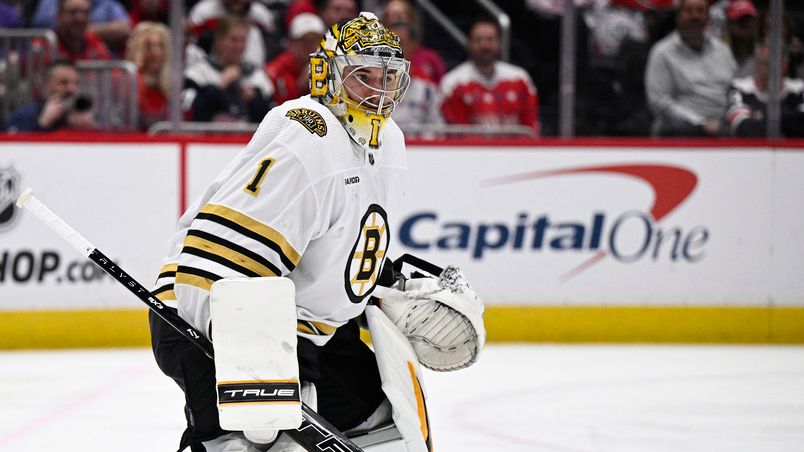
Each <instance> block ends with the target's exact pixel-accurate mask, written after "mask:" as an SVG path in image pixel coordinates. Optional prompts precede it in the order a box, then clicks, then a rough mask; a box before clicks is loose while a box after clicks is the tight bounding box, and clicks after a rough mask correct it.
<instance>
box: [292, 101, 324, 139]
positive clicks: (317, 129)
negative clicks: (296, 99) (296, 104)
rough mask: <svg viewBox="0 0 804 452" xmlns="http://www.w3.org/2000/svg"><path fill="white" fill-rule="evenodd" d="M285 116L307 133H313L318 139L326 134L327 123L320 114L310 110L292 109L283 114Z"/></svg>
mask: <svg viewBox="0 0 804 452" xmlns="http://www.w3.org/2000/svg"><path fill="white" fill-rule="evenodd" d="M285 116H286V117H288V118H290V119H291V120H293V121H297V122H298V123H299V124H301V125H303V126H304V128H306V129H307V131H308V132H310V133H314V134H316V135H318V136H319V137H323V136H325V135H326V134H327V122H326V121H325V120H324V117H323V116H321V113H319V112H317V111H315V110H310V109H309V108H293V109H291V110H288V112H287V113H285Z"/></svg>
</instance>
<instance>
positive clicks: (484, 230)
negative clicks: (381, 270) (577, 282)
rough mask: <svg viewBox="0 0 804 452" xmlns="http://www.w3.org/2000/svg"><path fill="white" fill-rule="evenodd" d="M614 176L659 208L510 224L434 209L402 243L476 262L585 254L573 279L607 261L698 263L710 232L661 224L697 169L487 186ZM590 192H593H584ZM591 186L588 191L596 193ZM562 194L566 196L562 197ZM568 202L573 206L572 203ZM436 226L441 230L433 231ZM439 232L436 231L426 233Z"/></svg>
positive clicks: (509, 179)
mask: <svg viewBox="0 0 804 452" xmlns="http://www.w3.org/2000/svg"><path fill="white" fill-rule="evenodd" d="M589 174H607V175H612V176H616V177H626V178H629V179H632V180H635V181H637V182H639V183H641V184H646V185H647V186H648V187H649V188H650V189H651V190H652V191H653V194H654V197H653V202H652V205H650V206H634V208H633V209H632V210H627V211H624V212H610V211H607V210H606V207H605V206H601V208H600V209H599V210H598V209H596V210H595V211H594V212H590V214H589V215H588V216H585V217H584V218H582V219H580V220H579V219H578V218H572V219H564V218H562V219H555V218H552V217H551V215H550V214H549V213H540V214H537V215H533V214H530V213H527V212H519V213H518V214H516V218H515V219H514V220H513V221H511V220H510V219H509V220H507V221H502V222H501V221H499V220H492V221H488V222H486V221H482V222H479V223H478V222H474V223H470V222H469V221H466V220H456V219H452V218H444V219H442V218H439V215H438V213H437V212H435V211H419V212H414V213H412V214H411V215H410V216H408V217H407V218H406V219H405V220H404V221H403V223H402V225H401V226H400V228H399V229H400V232H399V235H400V241H401V242H402V244H403V245H404V246H406V247H409V248H412V249H420V250H425V249H433V248H435V249H442V250H454V251H467V252H469V253H470V254H471V257H472V258H473V259H482V258H483V257H484V255H486V254H488V253H490V252H494V251H496V250H505V249H508V250H514V251H517V252H520V253H521V252H523V251H531V252H538V253H564V252H574V253H583V255H584V256H586V257H585V258H581V260H582V262H581V263H580V264H578V265H576V266H574V267H572V268H568V269H567V271H566V272H565V273H564V274H563V276H562V277H561V279H562V280H568V279H571V278H573V277H575V276H577V275H578V274H580V273H582V272H583V271H585V270H587V269H589V268H590V267H592V266H593V265H595V264H597V263H598V262H600V261H601V260H603V259H605V258H606V257H612V258H614V259H616V260H617V261H619V262H622V263H632V262H637V261H642V260H645V259H650V260H654V261H657V260H660V259H667V260H670V261H673V262H690V263H694V262H698V261H700V260H701V259H703V257H704V254H705V253H704V251H705V250H704V247H705V245H706V242H707V241H708V239H709V235H710V233H709V230H708V228H706V227H704V226H695V227H691V228H688V227H681V226H672V227H667V226H665V225H663V224H662V223H661V222H662V220H663V219H665V218H666V217H667V215H669V214H670V213H672V212H674V211H676V210H677V209H678V208H679V207H680V206H681V205H682V204H683V203H684V201H686V200H687V199H689V197H690V196H691V195H692V193H693V191H694V189H695V187H696V186H697V184H698V177H697V176H696V175H695V174H694V173H693V172H692V171H690V170H688V169H685V168H681V167H678V166H671V165H665V164H630V165H601V166H584V167H577V168H562V169H555V170H547V171H530V172H523V173H515V174H511V175H507V176H502V177H498V178H494V179H489V180H485V181H482V186H483V187H486V188H493V187H498V186H503V185H512V184H520V183H524V182H527V181H533V180H537V179H548V178H551V177H559V176H583V175H589ZM585 188H586V187H585ZM595 188H596V187H595V186H594V185H589V186H588V190H590V191H591V190H595ZM557 196H560V195H557ZM562 202H565V203H572V199H569V198H568V199H566V200H564V201H562ZM434 225H435V226H436V227H435V228H434V227H433V226H434ZM434 230H435V231H436V232H435V233H432V232H430V233H429V234H428V233H427V232H426V231H434Z"/></svg>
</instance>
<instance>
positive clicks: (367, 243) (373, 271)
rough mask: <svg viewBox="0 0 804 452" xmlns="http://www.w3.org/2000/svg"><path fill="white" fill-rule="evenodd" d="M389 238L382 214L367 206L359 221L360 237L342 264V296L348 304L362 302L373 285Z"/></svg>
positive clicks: (381, 209) (374, 207) (386, 224)
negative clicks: (344, 290) (343, 287)
mask: <svg viewBox="0 0 804 452" xmlns="http://www.w3.org/2000/svg"><path fill="white" fill-rule="evenodd" d="M390 237H391V234H390V232H389V231H388V218H387V216H386V214H385V210H383V208H382V207H380V206H378V205H377V204H372V205H370V206H369V208H368V210H366V214H365V215H363V219H362V220H360V233H359V234H358V235H357V240H356V241H355V245H354V247H352V252H351V254H350V256H349V262H347V263H346V272H345V274H344V277H345V278H346V294H347V295H348V296H349V299H350V300H351V301H352V303H360V302H361V301H363V299H364V298H366V295H367V294H369V293H371V291H372V290H374V286H376V285H377V278H378V277H379V275H380V267H382V263H383V261H384V260H385V253H386V251H387V250H388V242H389V240H390Z"/></svg>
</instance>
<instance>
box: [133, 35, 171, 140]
mask: <svg viewBox="0 0 804 452" xmlns="http://www.w3.org/2000/svg"><path fill="white" fill-rule="evenodd" d="M126 59H127V60H129V61H131V62H133V63H134V64H136V65H137V93H138V94H139V103H140V105H139V107H140V129H141V130H143V131H146V130H148V127H150V126H151V125H153V124H154V123H155V122H157V121H164V120H167V116H168V101H167V99H168V95H169V93H170V31H169V30H168V28H167V27H166V26H165V25H164V24H162V23H159V22H140V23H139V24H137V26H136V27H134V30H133V31H132V32H131V37H130V38H129V40H128V46H127V48H126Z"/></svg>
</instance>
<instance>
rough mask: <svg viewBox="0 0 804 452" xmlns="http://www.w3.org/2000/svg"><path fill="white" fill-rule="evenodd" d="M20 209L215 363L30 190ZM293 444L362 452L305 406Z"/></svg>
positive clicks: (190, 332) (200, 341) (208, 347)
mask: <svg viewBox="0 0 804 452" xmlns="http://www.w3.org/2000/svg"><path fill="white" fill-rule="evenodd" d="M17 206H18V207H20V208H22V207H25V208H27V209H28V210H30V211H31V212H32V213H33V214H34V215H35V216H36V217H37V218H39V219H40V220H41V221H42V222H43V223H45V224H46V225H47V226H49V227H50V229H52V230H53V231H54V232H56V234H58V235H59V236H61V237H62V238H63V239H64V240H66V241H67V242H68V243H69V244H70V245H72V246H73V248H75V249H76V250H78V251H79V252H80V253H81V254H83V255H84V256H86V257H88V258H89V260H91V261H92V262H94V263H96V264H97V265H98V266H99V267H100V268H101V269H102V270H103V271H105V272H106V273H108V274H109V275H110V276H111V277H112V278H114V280H115V281H117V282H119V283H120V284H122V285H123V286H125V287H126V288H127V289H128V290H129V291H130V292H131V293H133V294H134V295H136V296H137V298H139V299H140V300H141V301H142V302H144V303H145V304H146V305H147V306H148V309H150V310H151V311H153V312H154V313H155V314H156V315H158V316H159V317H160V318H162V320H164V321H165V322H167V323H168V324H169V325H170V326H172V327H173V328H175V329H176V330H177V331H178V332H179V333H181V334H182V336H184V337H186V338H187V339H188V340H189V341H190V342H192V343H193V344H194V345H195V346H197V347H198V348H200V349H201V350H202V351H203V352H204V354H206V355H207V356H208V357H210V358H212V359H214V352H213V349H212V343H211V342H210V341H209V340H208V339H207V338H206V337H204V336H202V335H201V333H199V332H198V331H197V330H196V329H195V328H193V327H192V326H191V325H190V324H189V323H187V321H185V320H184V319H182V318H181V317H179V315H178V313H176V312H175V311H173V310H172V309H170V308H169V307H168V306H166V305H165V304H163V303H162V302H161V301H159V300H157V299H156V298H155V297H153V296H152V295H151V292H150V291H149V290H148V289H146V288H145V287H143V286H142V284H140V283H138V282H137V281H136V280H135V279H134V278H132V277H131V276H130V275H129V274H128V273H126V272H125V271H123V269H122V268H120V267H119V266H118V265H117V264H115V263H114V262H113V261H112V260H111V259H109V258H108V257H106V255H104V254H103V253H102V252H101V251H100V250H98V249H97V248H95V245H93V244H92V243H90V242H89V240H87V239H85V238H84V237H82V236H81V234H79V233H78V232H77V231H76V230H75V229H73V228H72V227H70V225H68V224H67V223H65V222H64V220H62V219H61V218H60V217H59V216H58V215H56V214H55V213H53V212H52V211H51V210H50V209H48V208H47V206H45V205H44V204H42V202H41V201H39V199H37V198H36V197H35V196H34V195H33V191H32V190H31V189H30V188H29V189H27V190H25V192H23V193H22V195H20V197H19V199H17ZM283 431H284V432H285V433H287V435H288V436H290V437H291V438H292V439H293V440H294V441H296V442H297V443H299V445H300V446H302V447H304V448H305V449H307V450H308V451H322V452H363V449H361V448H360V447H358V446H357V445H355V443H353V442H352V441H351V440H350V439H349V438H347V437H346V435H344V434H343V433H342V432H340V431H339V430H338V429H336V428H335V427H334V426H333V425H332V424H330V423H329V422H328V421H327V420H326V419H324V418H323V417H321V415H320V414H318V413H316V412H315V411H313V409H312V408H310V407H309V406H307V404H305V403H302V423H301V425H300V426H299V427H298V428H297V429H295V430H283Z"/></svg>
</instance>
